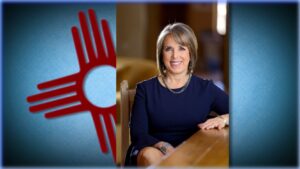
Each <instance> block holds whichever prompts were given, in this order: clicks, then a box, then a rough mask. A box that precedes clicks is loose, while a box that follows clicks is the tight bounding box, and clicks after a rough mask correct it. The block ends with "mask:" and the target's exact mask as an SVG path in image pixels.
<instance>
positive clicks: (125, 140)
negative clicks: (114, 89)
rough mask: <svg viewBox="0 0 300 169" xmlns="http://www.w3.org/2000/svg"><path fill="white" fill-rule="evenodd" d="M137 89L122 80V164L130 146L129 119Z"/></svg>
mask: <svg viewBox="0 0 300 169" xmlns="http://www.w3.org/2000/svg"><path fill="white" fill-rule="evenodd" d="M135 92H136V91H135V89H128V81H127V80H123V81H122V82H121V91H120V94H121V100H120V108H121V109H120V110H121V111H120V116H121V120H120V121H121V165H123V166H124V164H125V157H126V152H127V149H128V147H129V142H130V141H129V140H130V137H129V136H130V133H129V120H130V113H131V109H132V105H133V101H134V96H135Z"/></svg>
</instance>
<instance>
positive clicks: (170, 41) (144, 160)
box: [137, 35, 229, 166]
mask: <svg viewBox="0 0 300 169" xmlns="http://www.w3.org/2000/svg"><path fill="white" fill-rule="evenodd" d="M162 53H163V62H164V64H165V66H166V70H167V72H166V74H167V76H166V77H162V76H160V77H158V80H159V81H160V83H161V84H162V85H163V86H164V83H163V82H162V78H164V81H165V82H166V83H167V86H168V87H169V88H171V89H174V88H180V87H182V86H184V85H185V83H186V82H187V80H188V78H189V75H188V64H189V62H190V52H189V49H188V47H187V46H183V45H180V44H178V43H177V42H176V41H175V40H174V38H173V37H172V36H171V35H168V36H167V37H166V38H165V40H164V44H163V51H162ZM228 118H229V116H228V114H226V115H222V116H221V117H216V118H212V119H209V120H207V121H205V122H204V123H200V124H198V127H199V128H200V129H203V130H207V129H214V128H217V129H222V128H224V127H225V126H226V125H225V122H224V120H227V121H228ZM166 143H167V142H163V141H160V142H158V143H156V144H155V145H153V147H145V148H143V149H142V150H141V152H140V153H139V154H138V157H137V164H138V166H149V165H153V164H156V163H158V162H159V161H160V160H161V158H162V157H163V156H164V154H163V153H162V152H160V151H159V150H158V149H159V147H161V146H163V145H165V144H166ZM167 144H168V143H167ZM174 150H175V148H174V147H173V146H172V145H171V144H169V146H167V154H166V155H168V154H170V153H172V152H173V151H174Z"/></svg>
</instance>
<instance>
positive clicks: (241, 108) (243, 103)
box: [229, 3, 298, 166]
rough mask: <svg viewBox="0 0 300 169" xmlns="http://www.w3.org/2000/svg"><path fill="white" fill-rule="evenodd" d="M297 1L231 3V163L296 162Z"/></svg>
mask: <svg viewBox="0 0 300 169" xmlns="http://www.w3.org/2000/svg"><path fill="white" fill-rule="evenodd" d="M297 15H298V14H297V4H295V3H290V4H258V3H257V4H238V3H236V4H231V5H230V17H229V22H230V25H229V31H230V32H229V33H230V34H229V39H230V40H229V51H230V53H229V54H230V98H231V106H230V107H231V110H230V112H231V126H230V128H231V129H230V164H231V165H232V166H297V164H298V162H297V161H298V156H297V154H298V140H297V138H298V115H297V91H298V90H297V63H298V60H297V38H298V34H297V32H298V31H297V26H298V25H297Z"/></svg>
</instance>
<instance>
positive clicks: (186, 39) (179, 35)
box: [156, 23, 198, 76]
mask: <svg viewBox="0 0 300 169" xmlns="http://www.w3.org/2000/svg"><path fill="white" fill-rule="evenodd" d="M168 35H171V36H172V37H173V38H174V40H175V41H176V42H177V43H178V44H180V45H182V46H186V47H188V49H189V52H190V53H189V54H190V63H189V66H188V73H190V72H192V71H193V69H194V67H195V64H196V61H197V57H198V55H197V50H198V42H197V39H196V36H195V33H194V31H193V30H192V29H191V28H190V27H189V26H188V25H186V24H184V23H173V24H169V25H167V26H166V27H165V28H164V29H163V30H162V31H161V32H160V34H159V36H158V39H157V43H156V61H157V67H158V71H159V73H160V74H162V75H163V76H166V73H165V72H164V70H165V69H166V66H165V65H164V62H163V55H162V51H163V45H164V40H165V38H166V37H167V36H168Z"/></svg>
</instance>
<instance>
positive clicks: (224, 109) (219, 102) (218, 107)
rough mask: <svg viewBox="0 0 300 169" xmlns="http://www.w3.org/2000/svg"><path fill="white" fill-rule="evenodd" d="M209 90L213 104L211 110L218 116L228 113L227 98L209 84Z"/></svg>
mask: <svg viewBox="0 0 300 169" xmlns="http://www.w3.org/2000/svg"><path fill="white" fill-rule="evenodd" d="M210 89H211V93H212V95H213V103H212V106H211V109H212V110H213V111H215V112H216V113H218V114H219V115H222V114H227V113H229V97H228V95H227V94H226V93H225V92H224V91H222V90H221V89H220V88H218V87H217V86H215V85H214V84H213V83H212V82H210Z"/></svg>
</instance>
